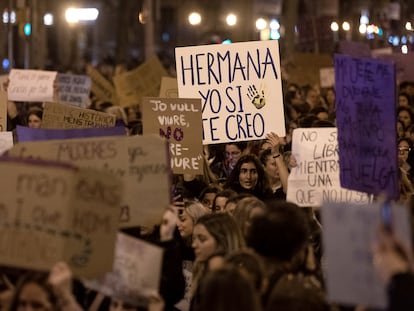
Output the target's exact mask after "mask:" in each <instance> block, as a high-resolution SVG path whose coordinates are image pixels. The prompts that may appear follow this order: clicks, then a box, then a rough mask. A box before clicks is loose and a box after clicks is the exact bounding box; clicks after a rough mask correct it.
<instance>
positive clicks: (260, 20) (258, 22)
mask: <svg viewBox="0 0 414 311" xmlns="http://www.w3.org/2000/svg"><path fill="white" fill-rule="evenodd" d="M266 27H267V22H266V21H265V20H264V19H263V18H258V19H257V20H256V28H257V30H263V29H265V28H266Z"/></svg>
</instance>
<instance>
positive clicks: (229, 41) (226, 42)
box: [221, 39, 231, 44]
mask: <svg viewBox="0 0 414 311" xmlns="http://www.w3.org/2000/svg"><path fill="white" fill-rule="evenodd" d="M230 43H231V40H230V39H226V40H223V42H221V44H230Z"/></svg>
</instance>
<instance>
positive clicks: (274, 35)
mask: <svg viewBox="0 0 414 311" xmlns="http://www.w3.org/2000/svg"><path fill="white" fill-rule="evenodd" d="M270 39H271V40H279V39H280V32H279V30H277V29H271V30H270Z"/></svg>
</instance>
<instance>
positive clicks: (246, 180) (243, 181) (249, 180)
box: [239, 162, 259, 190]
mask: <svg viewBox="0 0 414 311" xmlns="http://www.w3.org/2000/svg"><path fill="white" fill-rule="evenodd" d="M258 178H259V175H258V173H257V168H256V165H255V164H254V163H253V162H246V163H243V164H242V165H241V167H240V174H239V183H240V186H242V187H243V188H244V189H247V190H251V189H254V188H255V187H256V185H257V181H258Z"/></svg>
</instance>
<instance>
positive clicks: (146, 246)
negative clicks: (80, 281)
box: [84, 233, 163, 307]
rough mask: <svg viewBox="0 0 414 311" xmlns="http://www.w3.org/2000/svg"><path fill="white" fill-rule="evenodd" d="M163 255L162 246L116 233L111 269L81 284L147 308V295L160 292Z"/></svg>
mask: <svg viewBox="0 0 414 311" xmlns="http://www.w3.org/2000/svg"><path fill="white" fill-rule="evenodd" d="M162 256H163V249H162V248H160V247H158V246H155V245H153V244H150V243H148V242H145V241H143V240H140V239H135V238H133V237H131V236H128V235H126V234H123V233H118V236H117V239H116V245H115V260H114V267H113V270H112V272H109V273H106V274H105V275H104V276H103V277H101V278H99V279H96V280H84V284H85V286H86V287H88V288H90V289H93V290H96V291H99V292H101V293H103V294H105V295H106V296H109V297H112V298H116V299H120V300H122V301H123V302H126V303H129V304H132V305H134V306H143V307H146V306H147V305H148V299H149V297H150V294H151V293H152V292H158V291H159V283H160V280H161V265H162Z"/></svg>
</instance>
